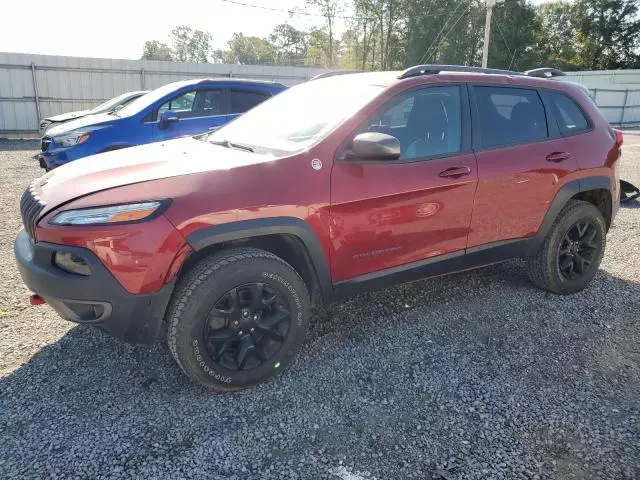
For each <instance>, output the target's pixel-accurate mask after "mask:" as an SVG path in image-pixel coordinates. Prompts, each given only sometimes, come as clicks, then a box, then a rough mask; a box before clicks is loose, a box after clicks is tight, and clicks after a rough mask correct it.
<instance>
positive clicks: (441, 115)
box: [330, 85, 477, 281]
mask: <svg viewBox="0 0 640 480" xmlns="http://www.w3.org/2000/svg"><path fill="white" fill-rule="evenodd" d="M469 127H470V119H469V107H468V99H467V95H466V88H465V87H464V85H446V86H432V87H424V88H420V89H416V90H411V91H409V92H405V93H401V94H399V95H397V96H396V97H394V98H392V99H391V100H390V101H389V102H388V103H386V104H385V105H383V106H382V107H381V108H380V109H379V111H378V112H376V113H375V114H374V115H373V116H372V117H370V118H369V119H368V120H366V121H365V122H364V124H363V125H362V126H361V127H360V128H359V129H358V130H357V131H356V132H353V134H352V135H350V136H349V137H348V138H347V139H346V141H345V144H346V145H350V144H351V143H350V141H351V140H352V139H353V137H355V135H357V134H358V133H362V132H366V131H375V132H382V133H387V134H390V135H393V136H395V137H396V138H398V139H399V140H400V145H401V156H400V158H399V159H398V160H393V161H389V160H387V161H381V160H367V159H366V158H364V159H363V158H359V159H351V160H350V159H349V157H347V158H345V159H340V157H341V153H340V151H339V152H338V155H337V157H338V158H337V160H336V161H335V163H334V166H333V170H332V172H331V207H330V212H331V241H332V246H333V254H332V257H331V265H332V276H333V278H334V281H341V280H346V279H350V278H353V277H356V276H359V275H363V274H367V273H371V272H375V271H379V270H383V269H386V268H390V267H396V266H400V265H403V266H405V267H404V268H411V267H412V266H413V265H415V262H419V261H421V260H424V259H427V258H432V257H433V258H435V257H438V256H441V255H445V254H447V253H453V252H458V253H463V252H464V248H465V245H466V243H467V235H468V232H469V223H470V221H471V209H472V206H473V195H474V191H475V188H476V181H477V173H476V172H477V170H476V161H475V157H474V155H473V152H472V151H471V141H470V134H469V132H470V130H469ZM345 148H348V147H345Z"/></svg>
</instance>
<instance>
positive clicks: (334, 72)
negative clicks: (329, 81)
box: [309, 70, 361, 82]
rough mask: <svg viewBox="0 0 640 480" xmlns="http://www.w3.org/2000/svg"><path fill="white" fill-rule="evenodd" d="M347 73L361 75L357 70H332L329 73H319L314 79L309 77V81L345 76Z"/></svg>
mask: <svg viewBox="0 0 640 480" xmlns="http://www.w3.org/2000/svg"><path fill="white" fill-rule="evenodd" d="M349 73H361V72H358V71H357V70H332V71H330V72H323V73H319V74H318V75H316V76H315V77H311V78H310V79H309V81H310V82H311V81H313V80H319V79H321V78H327V77H335V76H336V75H347V74H349Z"/></svg>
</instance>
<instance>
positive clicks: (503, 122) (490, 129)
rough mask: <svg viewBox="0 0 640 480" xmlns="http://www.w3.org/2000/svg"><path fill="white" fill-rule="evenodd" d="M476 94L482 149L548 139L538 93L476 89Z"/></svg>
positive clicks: (486, 88) (507, 88) (474, 88)
mask: <svg viewBox="0 0 640 480" xmlns="http://www.w3.org/2000/svg"><path fill="white" fill-rule="evenodd" d="M473 90H474V94H475V98H476V103H477V105H478V119H479V123H480V136H481V141H480V144H481V146H482V148H492V147H501V146H507V145H517V144H523V143H530V142H535V141H539V140H544V139H545V138H547V136H548V131H547V119H546V116H545V113H544V107H543V105H542V100H541V99H540V96H539V95H538V92H537V91H535V90H528V89H524V88H509V87H473Z"/></svg>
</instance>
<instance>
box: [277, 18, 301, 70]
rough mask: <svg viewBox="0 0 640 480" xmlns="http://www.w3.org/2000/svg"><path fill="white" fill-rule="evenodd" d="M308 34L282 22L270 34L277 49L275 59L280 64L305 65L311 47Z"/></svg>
mask: <svg viewBox="0 0 640 480" xmlns="http://www.w3.org/2000/svg"><path fill="white" fill-rule="evenodd" d="M308 36H309V35H308V34H307V33H306V32H303V31H301V30H297V29H295V28H293V27H292V26H291V25H289V24H287V23H282V24H280V25H278V26H277V27H276V28H274V29H273V32H271V35H269V43H270V44H271V45H272V46H273V48H274V50H275V61H276V62H277V63H278V64H280V65H303V64H304V61H305V57H306V55H307V49H308V48H309V43H308Z"/></svg>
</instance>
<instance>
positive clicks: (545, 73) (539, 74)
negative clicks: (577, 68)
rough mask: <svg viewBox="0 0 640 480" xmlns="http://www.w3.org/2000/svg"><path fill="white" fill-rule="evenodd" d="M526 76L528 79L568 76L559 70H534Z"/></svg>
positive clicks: (528, 71)
mask: <svg viewBox="0 0 640 480" xmlns="http://www.w3.org/2000/svg"><path fill="white" fill-rule="evenodd" d="M524 74H525V75H526V76H527V77H536V78H553V77H564V76H565V75H566V73H564V72H563V71H562V70H558V69H557V68H534V69H533V70H527V71H526V72H524Z"/></svg>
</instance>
